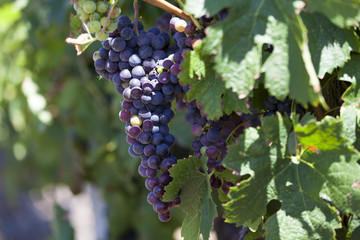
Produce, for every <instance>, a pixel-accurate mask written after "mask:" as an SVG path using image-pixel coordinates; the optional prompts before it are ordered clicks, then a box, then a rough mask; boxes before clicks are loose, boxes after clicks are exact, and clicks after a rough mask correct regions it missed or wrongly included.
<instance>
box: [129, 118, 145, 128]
mask: <svg viewBox="0 0 360 240" xmlns="http://www.w3.org/2000/svg"><path fill="white" fill-rule="evenodd" d="M130 123H131V125H132V126H138V127H140V126H141V125H142V120H141V118H140V117H139V116H137V115H134V116H132V117H131V119H130Z"/></svg>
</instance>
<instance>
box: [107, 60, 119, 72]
mask: <svg viewBox="0 0 360 240" xmlns="http://www.w3.org/2000/svg"><path fill="white" fill-rule="evenodd" d="M105 69H106V71H108V72H109V73H114V72H116V71H117V69H118V65H117V63H116V62H113V61H110V60H108V61H106V63H105Z"/></svg>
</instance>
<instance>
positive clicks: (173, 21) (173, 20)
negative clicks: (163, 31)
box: [170, 17, 180, 29]
mask: <svg viewBox="0 0 360 240" xmlns="http://www.w3.org/2000/svg"><path fill="white" fill-rule="evenodd" d="M178 21H180V18H178V17H173V18H171V20H170V27H171V28H172V29H175V24H176V22H178Z"/></svg>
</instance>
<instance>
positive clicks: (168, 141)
mask: <svg viewBox="0 0 360 240" xmlns="http://www.w3.org/2000/svg"><path fill="white" fill-rule="evenodd" d="M164 143H165V144H166V145H168V146H170V147H171V146H173V145H174V144H175V137H174V136H173V135H172V134H168V135H166V136H165V137H164Z"/></svg>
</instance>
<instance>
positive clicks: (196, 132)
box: [191, 124, 203, 137]
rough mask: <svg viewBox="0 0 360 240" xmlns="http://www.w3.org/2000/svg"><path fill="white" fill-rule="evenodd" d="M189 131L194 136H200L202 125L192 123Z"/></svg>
mask: <svg viewBox="0 0 360 240" xmlns="http://www.w3.org/2000/svg"><path fill="white" fill-rule="evenodd" d="M191 132H192V134H193V135H194V136H195V137H200V136H201V135H202V134H203V130H202V126H201V125H200V124H194V125H193V126H192V127H191Z"/></svg>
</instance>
